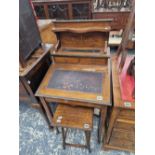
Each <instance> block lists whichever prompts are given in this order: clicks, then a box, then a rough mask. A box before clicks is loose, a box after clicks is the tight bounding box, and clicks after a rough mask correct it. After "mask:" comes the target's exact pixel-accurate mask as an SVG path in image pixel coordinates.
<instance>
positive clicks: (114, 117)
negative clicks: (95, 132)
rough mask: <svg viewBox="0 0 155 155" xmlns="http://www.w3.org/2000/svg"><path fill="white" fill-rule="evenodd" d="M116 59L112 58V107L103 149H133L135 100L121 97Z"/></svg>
mask: <svg viewBox="0 0 155 155" xmlns="http://www.w3.org/2000/svg"><path fill="white" fill-rule="evenodd" d="M117 65H118V61H117V58H116V57H114V58H113V59H112V81H113V107H112V109H111V114H110V119H109V121H108V128H107V132H106V136H105V139H104V146H103V148H104V149H117V150H125V151H134V148H135V102H134V98H133V96H132V93H130V97H131V98H133V101H132V102H131V101H130V102H129V101H125V100H124V99H123V98H122V93H121V87H120V81H119V80H120V79H119V76H120V75H119V72H118V69H117Z"/></svg>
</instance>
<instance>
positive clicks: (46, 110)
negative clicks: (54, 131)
mask: <svg viewBox="0 0 155 155" xmlns="http://www.w3.org/2000/svg"><path fill="white" fill-rule="evenodd" d="M39 99H40V102H41V104H42V107H43V108H44V110H45V113H46V116H47V118H48V121H49V123H50V126H53V125H52V124H53V123H52V119H53V113H52V112H51V110H50V108H49V106H48V105H47V103H46V101H45V99H44V98H43V97H40V98H39Z"/></svg>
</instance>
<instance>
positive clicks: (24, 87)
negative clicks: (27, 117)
mask: <svg viewBox="0 0 155 155" xmlns="http://www.w3.org/2000/svg"><path fill="white" fill-rule="evenodd" d="M51 48H52V45H50V44H45V45H43V47H42V48H39V49H38V50H36V51H35V52H34V54H32V55H31V57H30V58H29V60H28V61H27V63H26V67H22V66H20V67H19V80H20V85H19V99H20V101H21V102H23V101H24V102H25V101H26V102H28V103H31V105H32V106H39V104H38V99H37V98H36V97H35V95H34V93H35V91H36V90H37V88H38V86H39V84H40V82H41V80H42V78H43V77H44V75H45V73H46V71H47V69H48V67H49V66H50V64H51V59H50V49H51Z"/></svg>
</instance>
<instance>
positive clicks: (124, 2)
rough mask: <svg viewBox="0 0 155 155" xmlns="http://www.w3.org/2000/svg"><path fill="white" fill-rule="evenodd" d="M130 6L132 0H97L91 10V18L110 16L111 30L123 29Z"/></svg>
mask: <svg viewBox="0 0 155 155" xmlns="http://www.w3.org/2000/svg"><path fill="white" fill-rule="evenodd" d="M131 8H132V0H97V5H96V6H95V7H94V9H93V11H92V17H93V19H105V18H112V19H113V22H112V23H111V25H110V26H111V29H112V30H120V29H124V28H125V26H126V23H127V21H128V17H129V14H130V11H131Z"/></svg>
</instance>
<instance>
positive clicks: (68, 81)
mask: <svg viewBox="0 0 155 155" xmlns="http://www.w3.org/2000/svg"><path fill="white" fill-rule="evenodd" d="M103 76H104V73H98V72H90V71H89V72H88V71H71V70H60V69H59V70H55V72H54V74H53V76H52V77H51V79H50V80H49V83H48V88H53V89H62V90H66V91H80V92H87V93H102V83H103V81H102V80H103Z"/></svg>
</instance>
